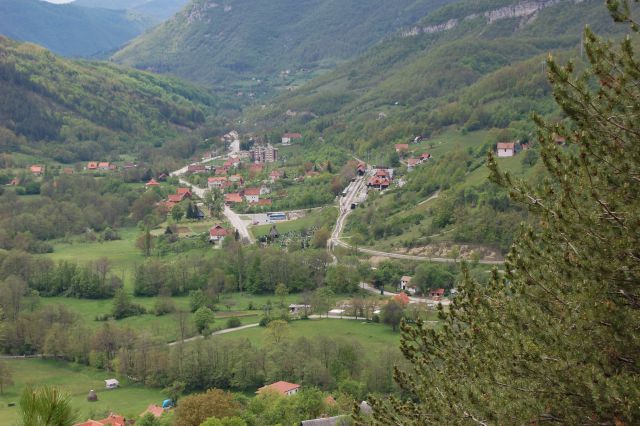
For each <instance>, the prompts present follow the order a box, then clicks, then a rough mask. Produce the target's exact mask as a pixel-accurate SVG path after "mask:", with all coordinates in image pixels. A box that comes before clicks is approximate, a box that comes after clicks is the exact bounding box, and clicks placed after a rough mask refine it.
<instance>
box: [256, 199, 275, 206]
mask: <svg viewBox="0 0 640 426" xmlns="http://www.w3.org/2000/svg"><path fill="white" fill-rule="evenodd" d="M271 204H273V201H272V200H271V199H269V198H263V199H261V200H258V205H259V206H270V205H271Z"/></svg>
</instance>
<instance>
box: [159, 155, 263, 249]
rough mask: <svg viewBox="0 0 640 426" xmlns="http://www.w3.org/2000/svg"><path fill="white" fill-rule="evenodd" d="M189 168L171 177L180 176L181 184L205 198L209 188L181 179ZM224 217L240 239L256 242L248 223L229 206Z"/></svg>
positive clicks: (204, 161) (205, 161) (174, 173)
mask: <svg viewBox="0 0 640 426" xmlns="http://www.w3.org/2000/svg"><path fill="white" fill-rule="evenodd" d="M222 157H223V156H218V157H213V158H207V159H205V160H202V161H199V162H196V163H191V164H190V165H195V164H204V163H208V162H211V161H214V160H217V159H218V158H222ZM188 168H189V165H187V166H184V167H183V168H181V169H178V170H176V171H173V172H171V173H170V175H171V176H178V177H179V181H180V184H182V185H184V186H187V187H189V188H191V191H192V192H193V193H194V194H196V195H197V196H198V197H200V198H204V194H205V192H207V191H208V188H207V189H204V188H200V187H199V186H196V185H193V184H191V183H190V182H189V181H187V180H186V179H182V178H180V176H183V175H184V174H185V173H187V169H188ZM224 215H225V216H226V217H227V219H229V222H231V225H232V226H233V227H234V228H236V229H237V230H238V232H239V233H240V237H241V238H242V239H243V240H244V239H246V240H247V241H249V242H250V243H253V242H254V239H253V237H252V236H251V233H250V232H249V229H248V228H247V225H248V223H247V222H245V221H244V220H242V219H240V216H239V215H238V214H237V213H236V212H234V211H233V210H231V209H230V208H229V207H228V206H225V207H224Z"/></svg>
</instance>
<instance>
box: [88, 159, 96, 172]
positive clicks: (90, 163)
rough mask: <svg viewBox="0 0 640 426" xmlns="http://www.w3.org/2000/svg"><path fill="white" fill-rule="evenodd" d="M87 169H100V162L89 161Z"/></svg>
mask: <svg viewBox="0 0 640 426" xmlns="http://www.w3.org/2000/svg"><path fill="white" fill-rule="evenodd" d="M87 170H90V171H93V170H98V162H96V161H89V162H88V163H87Z"/></svg>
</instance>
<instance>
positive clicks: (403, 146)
mask: <svg viewBox="0 0 640 426" xmlns="http://www.w3.org/2000/svg"><path fill="white" fill-rule="evenodd" d="M408 149H409V144H408V143H397V144H396V151H406V150H408Z"/></svg>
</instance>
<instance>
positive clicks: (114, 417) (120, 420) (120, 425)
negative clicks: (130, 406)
mask: <svg viewBox="0 0 640 426" xmlns="http://www.w3.org/2000/svg"><path fill="white" fill-rule="evenodd" d="M98 421H99V422H100V423H102V424H103V425H111V426H127V419H125V418H124V416H119V415H118V414H109V417H107V418H106V419H102V420H98Z"/></svg>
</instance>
